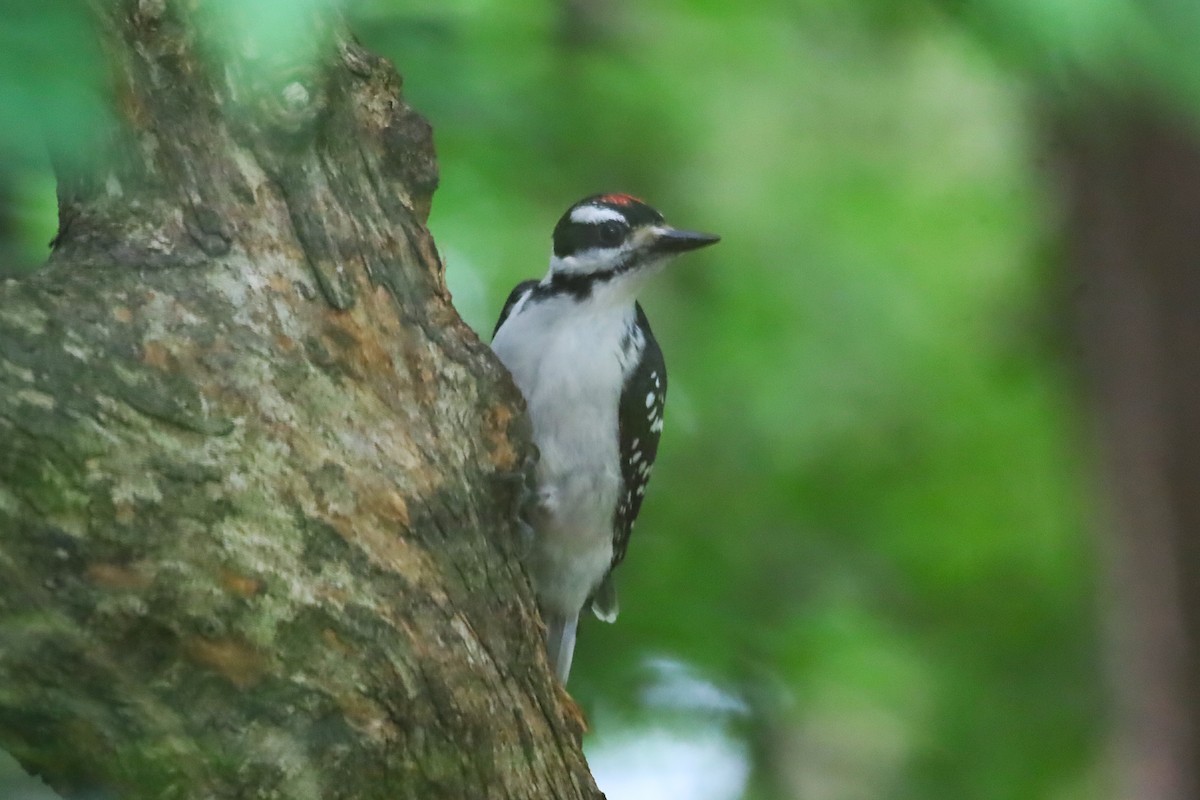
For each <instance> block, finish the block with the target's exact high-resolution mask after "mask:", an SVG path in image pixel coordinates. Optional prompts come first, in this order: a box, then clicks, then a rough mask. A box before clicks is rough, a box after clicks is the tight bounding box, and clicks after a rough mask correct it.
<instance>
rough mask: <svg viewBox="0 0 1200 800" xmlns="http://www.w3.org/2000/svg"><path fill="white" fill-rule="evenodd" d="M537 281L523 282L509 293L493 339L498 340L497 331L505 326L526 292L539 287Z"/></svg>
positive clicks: (494, 330) (493, 331)
mask: <svg viewBox="0 0 1200 800" xmlns="http://www.w3.org/2000/svg"><path fill="white" fill-rule="evenodd" d="M537 285H538V282H537V281H535V280H528V281H521V282H520V283H518V284H517V285H516V287H515V288H514V289H513V290H512V291H511V292H509V293H508V299H507V300H505V301H504V308H502V309H500V319H498V320H496V327H495V328H492V338H493V339H495V338H496V331H498V330H500V326H501V325H503V324H504V320H506V319H508V315H509V313H510V312H511V311H512V310H513V306H515V305H516V304H517V301H519V300H520V299H521V297H522V295H524V294H525V293H526V292H528V291H529V290H530V289H532V288H533V287H535V286H537Z"/></svg>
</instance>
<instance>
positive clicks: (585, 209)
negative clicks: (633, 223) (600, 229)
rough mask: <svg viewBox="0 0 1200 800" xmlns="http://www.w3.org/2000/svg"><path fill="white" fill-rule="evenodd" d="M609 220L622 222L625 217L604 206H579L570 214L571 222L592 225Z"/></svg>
mask: <svg viewBox="0 0 1200 800" xmlns="http://www.w3.org/2000/svg"><path fill="white" fill-rule="evenodd" d="M609 220H615V221H617V222H624V221H625V217H623V216H622V215H621V212H619V211H614V210H613V209H611V208H605V207H604V206H580V207H579V208H577V209H575V210H574V211H572V212H571V222H583V223H592V224H594V223H599V222H608V221H609Z"/></svg>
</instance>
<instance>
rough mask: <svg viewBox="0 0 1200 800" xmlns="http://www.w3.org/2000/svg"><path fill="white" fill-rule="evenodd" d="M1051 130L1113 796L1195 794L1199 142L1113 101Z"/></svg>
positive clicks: (1199, 728)
mask: <svg viewBox="0 0 1200 800" xmlns="http://www.w3.org/2000/svg"><path fill="white" fill-rule="evenodd" d="M1076 110H1077V112H1078V113H1073V114H1068V113H1065V112H1064V113H1062V114H1061V116H1060V117H1059V118H1058V120H1057V121H1056V125H1055V139H1056V145H1055V154H1056V156H1057V159H1056V163H1057V165H1058V166H1059V167H1060V168H1061V173H1062V177H1063V178H1064V183H1063V187H1064V189H1065V195H1064V200H1065V207H1066V209H1067V228H1068V231H1067V232H1068V241H1069V245H1070V248H1069V253H1068V255H1069V259H1070V261H1071V262H1072V264H1073V267H1074V269H1075V272H1076V275H1077V277H1078V279H1079V281H1080V284H1081V286H1082V292H1081V303H1080V309H1081V312H1082V313H1081V316H1080V322H1081V324H1080V332H1081V339H1082V341H1083V344H1084V351H1085V366H1086V371H1087V375H1088V379H1089V384H1090V389H1091V393H1092V396H1093V398H1094V400H1095V408H1096V411H1097V415H1098V421H1099V428H1100V431H1101V438H1102V445H1103V454H1104V456H1105V462H1106V466H1107V483H1108V485H1109V486H1111V489H1112V491H1111V498H1112V501H1111V509H1110V510H1111V511H1112V512H1113V514H1112V519H1113V529H1114V533H1115V536H1114V538H1113V546H1112V548H1111V559H1110V560H1111V563H1112V575H1113V584H1112V585H1113V588H1114V590H1115V593H1116V602H1115V603H1113V604H1112V605H1113V609H1114V619H1115V625H1114V643H1115V645H1116V646H1115V648H1114V655H1115V662H1116V663H1115V666H1116V674H1117V676H1118V687H1117V688H1118V691H1119V695H1120V698H1121V704H1120V714H1119V720H1118V725H1119V734H1120V736H1119V738H1120V741H1119V746H1118V751H1119V752H1120V753H1121V754H1122V755H1123V756H1124V757H1125V758H1126V763H1125V764H1123V766H1124V767H1125V768H1126V769H1125V774H1126V776H1127V777H1128V779H1129V781H1128V784H1127V786H1126V787H1125V790H1124V792H1123V796H1125V797H1129V798H1137V800H1190V799H1191V798H1196V797H1198V796H1200V794H1198V793H1200V776H1198V774H1197V766H1198V765H1200V130H1197V128H1196V126H1195V124H1194V122H1193V121H1191V120H1188V119H1186V118H1184V116H1183V115H1182V114H1179V113H1177V112H1173V111H1171V110H1170V108H1169V107H1167V106H1166V105H1164V104H1162V103H1160V102H1153V101H1148V100H1146V99H1138V98H1131V97H1129V96H1122V95H1119V94H1116V93H1111V94H1107V93H1106V94H1103V95H1101V96H1097V97H1093V98H1092V101H1090V102H1088V103H1084V104H1082V110H1079V108H1078V107H1077V109H1076Z"/></svg>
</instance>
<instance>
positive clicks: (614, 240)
mask: <svg viewBox="0 0 1200 800" xmlns="http://www.w3.org/2000/svg"><path fill="white" fill-rule="evenodd" d="M628 235H629V226H628V225H626V224H625V223H623V222H619V221H617V220H613V219H610V220H604V221H603V222H599V223H597V222H568V223H567V224H565V225H563V224H560V225H559V226H558V227H557V228H556V229H555V231H554V255H556V256H558V257H559V258H562V257H563V256H568V255H571V254H572V253H580V252H583V251H584V250H590V249H592V248H596V247H616V246H617V245H619V244H620V243H621V242H622V241H624V240H625V237H626V236H628Z"/></svg>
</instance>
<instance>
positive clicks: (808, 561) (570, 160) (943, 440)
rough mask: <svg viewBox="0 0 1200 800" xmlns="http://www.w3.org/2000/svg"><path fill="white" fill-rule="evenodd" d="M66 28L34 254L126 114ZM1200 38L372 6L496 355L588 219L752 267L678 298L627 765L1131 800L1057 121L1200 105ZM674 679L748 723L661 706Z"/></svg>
mask: <svg viewBox="0 0 1200 800" xmlns="http://www.w3.org/2000/svg"><path fill="white" fill-rule="evenodd" d="M51 5H54V4H51ZM268 5H269V6H270V9H269V10H271V13H277V12H279V11H280V10H281V9H284V6H283V5H280V4H279V3H274V2H273V3H269V4H268ZM209 7H210V8H211V9H219V8H221V7H222V6H218V5H212V6H209ZM68 9H76V6H75V5H74V4H71V3H66V4H63V5H62V6H61V7H60V6H58V5H54V8H53V9H50V7H48V6H46V5H45V4H41V3H37V4H34V3H33V2H32V0H24V1H19V0H4V3H3V10H4V14H5V19H4V25H3V26H0V170H2V174H0V178H3V181H4V183H5V185H6V186H7V187H8V197H9V198H15V199H10V200H9V202H8V206H9V214H8V217H9V218H10V219H15V220H18V222H17V224H16V225H15V233H14V234H13V236H14V237H15V240H16V241H19V242H22V243H24V244H22V245H21V247H22V248H23V249H22V252H23V253H25V254H26V255H28V256H29V257H33V256H34V255H38V254H44V241H45V239H46V238H47V235H48V234H47V232H48V231H51V232H52V231H53V226H54V223H53V218H52V214H53V190H52V187H53V184H52V179H51V177H50V173H49V166H48V161H47V160H46V158H45V156H44V150H43V142H44V140H45V139H47V138H49V140H50V142H51V144H52V145H53V146H54V147H55V148H56V149H57V150H59V151H61V150H66V151H67V152H86V151H87V149H88V148H89V147H91V146H93V145H94V142H93V141H92V137H91V134H93V133H94V132H95V130H96V129H97V128H98V126H99V125H100V124H102V123H101V122H100V121H101V120H102V119H103V113H102V111H101V108H102V104H100V103H99V101H98V100H97V97H98V96H99V94H100V93H99V90H98V88H97V86H96V85H95V81H96V79H97V75H99V74H101V73H102V70H99V69H97V67H96V64H97V59H98V58H99V56H98V54H97V51H96V46H95V44H94V37H93V35H92V33H91V32H90V30H89V29H88V27H87V25H86V24H85V23H84V22H83V21H81V19H82V18H81V17H80V16H79V15H78V14H74V13H71V11H69V10H68ZM1197 9H1200V6H1198V5H1196V4H1194V3H1192V4H1188V3H1171V2H1161V1H1160V2H1157V3H1153V4H1150V3H1146V4H1138V3H1136V2H1134V0H1100V1H1099V2H1092V0H1051V1H1050V2H1042V1H1041V0H1007V1H1006V0H937V1H932V0H931V2H928V3H923V2H918V3H911V4H896V3H891V2H884V1H883V0H863V2H859V3H856V4H847V3H838V4H832V3H822V2H817V0H790V1H789V2H784V0H760V1H759V2H748V3H739V4H732V3H726V2H717V0H654V1H653V2H644V3H636V2H633V1H632V0H559V1H558V2H550V1H549V0H520V2H516V1H510V2H496V0H411V1H410V2H400V0H360V2H355V3H352V4H350V5H349V7H348V10H349V12H350V14H351V19H352V25H353V27H354V29H355V30H356V32H357V33H358V35H359V36H360V37H361V38H362V39H363V41H364V42H365V43H366V44H367V45H368V46H369V47H372V48H374V49H376V50H379V51H382V52H383V53H385V54H387V55H389V56H390V57H391V58H392V59H393V60H394V61H395V62H396V64H397V66H398V68H399V70H400V71H401V73H402V74H403V75H404V77H405V92H406V95H407V97H408V100H409V101H410V102H411V103H412V104H413V105H415V106H416V107H417V108H418V109H420V110H421V111H422V112H423V113H425V114H426V115H427V116H428V118H429V119H430V120H431V122H432V123H433V125H434V130H435V133H436V139H437V145H438V150H439V158H440V163H441V169H442V186H441V188H440V189H439V191H438V194H437V196H436V198H435V203H434V211H433V217H432V219H431V223H430V224H431V227H432V228H433V231H434V234H435V236H436V239H437V242H438V244H439V246H440V248H441V251H442V254H443V256H444V257H445V259H446V261H447V264H448V270H447V277H448V280H449V282H450V284H451V288H452V290H453V292H454V295H455V299H456V303H457V305H458V308H459V310H460V312H461V313H462V314H463V316H464V318H466V319H467V320H468V322H470V323H471V324H472V325H473V326H475V328H476V329H477V330H478V331H480V333H481V335H484V336H485V337H486V336H487V334H488V333H489V332H490V329H491V325H492V322H493V320H494V317H495V314H496V313H497V311H498V309H499V307H500V305H501V303H502V301H503V298H504V296H505V294H506V293H507V291H508V290H509V288H510V287H511V286H512V284H513V283H515V282H516V281H517V280H519V279H522V278H526V277H531V276H538V275H541V274H542V273H543V272H544V269H545V264H546V260H547V255H548V250H549V232H550V230H551V228H552V226H553V224H554V222H555V220H556V219H557V217H558V215H559V214H561V212H562V210H563V209H564V208H565V207H566V206H568V205H569V204H570V203H571V202H573V201H574V200H576V199H578V198H579V197H581V196H583V195H586V194H589V193H592V192H596V191H613V190H615V191H629V192H633V193H635V194H638V195H640V196H643V197H645V198H646V199H647V200H648V201H649V202H651V203H652V204H654V205H656V206H658V207H659V208H660V209H661V210H663V211H664V212H665V213H666V215H667V217H668V219H671V220H672V221H675V222H677V223H678V224H681V225H684V226H687V227H694V228H699V229H703V230H711V231H713V232H716V233H720V234H721V235H722V236H723V237H724V240H723V242H722V244H721V245H719V246H718V247H716V248H713V249H712V250H707V251H704V252H703V253H700V254H696V255H694V256H690V257H688V258H687V259H686V260H684V261H681V262H679V263H678V265H677V266H675V267H673V268H672V269H671V270H669V271H668V272H667V273H666V274H665V275H664V276H663V277H662V279H660V280H659V281H658V282H657V283H656V284H655V285H653V286H652V287H651V289H650V290H649V291H648V292H647V293H646V296H645V297H644V298H643V304H644V306H645V307H646V309H647V312H648V314H649V316H650V318H651V319H652V320H653V322H654V324H655V328H656V331H657V333H658V337H659V339H660V341H661V342H662V345H663V348H664V350H665V352H666V354H667V358H668V360H669V362H670V365H671V396H670V404H669V407H668V413H667V422H666V431H665V433H664V440H663V447H662V451H661V453H660V460H659V466H658V468H657V470H656V476H655V479H654V481H653V485H652V488H651V490H650V492H649V500H648V501H647V503H646V506H645V508H644V510H643V513H642V519H641V520H640V521H639V525H638V529H637V534H636V536H635V537H634V541H633V543H632V546H631V550H630V558H629V561H628V562H627V563H626V564H625V565H624V566H623V567H622V568H621V570H620V580H619V583H620V587H621V594H622V600H623V609H624V610H623V613H622V616H621V619H620V621H619V622H618V624H617V625H615V626H611V627H610V626H604V625H602V624H600V623H598V622H595V621H588V622H586V623H585V627H584V629H583V630H582V633H581V641H580V646H579V651H578V653H577V657H576V667H575V675H574V676H573V679H572V680H573V682H572V691H573V693H574V694H576V696H577V697H578V698H579V699H580V700H581V701H582V703H583V705H584V706H585V707H586V708H588V709H590V710H592V712H593V715H594V717H593V718H594V720H596V721H598V724H597V728H598V729H599V730H598V734H597V736H598V737H599V740H600V741H604V740H605V737H611V736H613V735H615V733H614V731H617V732H619V731H620V730H622V729H624V726H626V725H628V726H631V728H632V729H636V727H637V726H639V725H645V724H651V723H654V722H655V720H659V721H665V722H666V723H669V724H672V725H677V726H678V725H684V726H695V725H711V726H715V727H720V728H722V730H724V731H726V732H727V733H728V734H729V735H730V736H734V737H736V738H738V739H739V740H740V742H741V746H742V748H743V750H744V751H745V752H748V753H750V754H751V757H752V759H754V761H755V773H754V775H753V776H752V778H751V780H750V787H749V789H748V790H747V791H748V796H754V797H762V798H769V797H780V796H790V795H789V792H791V793H792V794H795V793H796V792H797V789H796V787H797V786H801V787H804V788H805V792H804V795H803V796H804V797H805V798H806V800H814V799H815V800H821V798H843V797H844V798H851V797H855V798H857V797H864V798H867V797H869V798H884V797H886V798H897V799H901V798H911V799H912V800H918V799H920V800H926V799H927V798H943V797H953V798H962V799H963V800H968V799H975V798H978V799H979V800H990V799H991V798H997V799H999V798H1021V799H1024V798H1052V799H1053V800H1076V799H1078V800H1083V798H1088V799H1089V800H1090V799H1091V798H1098V797H1102V796H1104V787H1105V786H1106V782H1107V779H1108V777H1109V776H1108V775H1107V773H1106V768H1105V767H1104V766H1103V758H1102V755H1103V754H1102V747H1103V744H1104V742H1105V739H1106V729H1105V726H1106V724H1107V722H1108V719H1107V717H1108V714H1109V711H1108V709H1107V707H1106V703H1105V700H1104V693H1103V690H1102V683H1101V676H1100V666H1101V664H1100V662H1101V655H1102V654H1101V644H1100V631H1101V626H1102V621H1101V620H1100V618H1099V613H1098V611H1099V609H1100V608H1101V607H1102V604H1101V603H1100V602H1098V601H1097V596H1098V594H1099V591H1098V579H1097V576H1096V572H1097V560H1098V558H1097V553H1096V549H1097V548H1096V545H1095V542H1094V540H1093V539H1092V538H1091V537H1090V535H1089V532H1088V530H1087V529H1086V523H1087V522H1088V514H1089V508H1090V505H1091V504H1090V501H1089V498H1088V496H1087V492H1086V490H1085V487H1086V486H1087V484H1088V480H1087V471H1088V461H1089V459H1088V452H1087V448H1086V446H1085V445H1084V441H1085V438H1086V436H1085V434H1086V422H1085V421H1084V420H1083V419H1082V418H1081V413H1080V403H1079V398H1078V397H1077V396H1076V388H1075V386H1074V382H1073V376H1072V374H1071V372H1070V370H1069V368H1068V365H1069V363H1070V360H1071V356H1070V352H1069V350H1068V348H1067V345H1066V342H1065V339H1066V337H1065V334H1064V327H1065V326H1064V324H1063V322H1062V316H1063V314H1062V309H1061V307H1060V303H1061V295H1062V294H1063V292H1062V291H1061V289H1060V287H1059V286H1058V285H1057V283H1056V275H1057V268H1058V264H1057V262H1056V250H1055V246H1054V228H1053V226H1054V222H1055V219H1054V216H1055V212H1054V209H1053V205H1052V202H1051V201H1052V197H1051V195H1050V192H1049V190H1050V189H1052V188H1053V187H1052V184H1051V183H1050V181H1049V180H1048V178H1049V177H1051V176H1048V175H1047V174H1046V173H1045V171H1044V169H1043V168H1042V166H1041V163H1040V159H1039V149H1038V148H1039V143H1038V130H1037V124H1038V120H1037V119H1036V118H1034V116H1033V112H1032V109H1034V108H1036V106H1037V104H1036V103H1034V102H1032V101H1033V100H1034V99H1035V98H1034V97H1033V91H1034V89H1035V88H1045V87H1053V88H1056V89H1058V90H1059V94H1058V95H1056V97H1057V98H1058V99H1059V100H1060V101H1062V102H1071V95H1070V92H1069V91H1065V89H1068V88H1069V87H1070V86H1071V82H1072V80H1073V79H1074V76H1076V75H1077V74H1078V71H1079V70H1087V71H1088V72H1089V73H1090V74H1091V75H1092V76H1094V77H1099V78H1101V79H1104V80H1110V81H1113V82H1116V83H1120V82H1121V81H1124V80H1133V79H1134V78H1133V77H1131V76H1136V79H1142V78H1145V77H1147V76H1150V77H1152V78H1153V79H1154V80H1156V81H1157V82H1158V85H1159V86H1161V87H1162V88H1163V90H1164V91H1165V92H1167V93H1170V94H1172V95H1174V96H1177V97H1179V98H1182V99H1183V100H1184V102H1189V103H1191V104H1192V105H1193V106H1200V73H1198V72H1197V71H1196V70H1195V69H1194V68H1192V67H1191V66H1190V65H1191V64H1192V63H1193V61H1192V60H1191V58H1190V56H1189V55H1188V54H1189V53H1190V48H1192V47H1193V46H1194V42H1195V40H1196V37H1195V35H1194V34H1195V33H1197V32H1200V11H1197ZM280 30H281V31H283V32H284V33H287V32H288V31H290V30H292V29H291V28H290V27H288V26H286V25H281V27H280ZM64 54H66V56H67V57H63V55H64ZM1036 99H1037V100H1038V101H1039V102H1045V97H1044V96H1041V95H1039V96H1038V97H1037V98H1036ZM14 187H15V188H14ZM31 243H32V244H31ZM658 657H667V658H671V659H676V660H678V661H680V662H682V663H684V664H686V665H688V666H687V668H686V669H687V670H689V674H690V675H694V676H699V677H698V678H696V679H695V680H694V681H693V683H699V682H707V683H706V684H705V685H711V686H715V687H717V688H718V689H719V690H720V691H721V692H723V693H724V694H723V695H722V696H723V697H725V698H727V699H728V700H729V702H724V701H723V702H721V703H715V704H714V703H711V702H710V703H707V704H705V703H703V702H699V701H698V700H696V701H695V702H693V703H692V705H691V706H690V707H689V705H688V704H689V702H691V701H687V700H686V697H685V699H684V700H683V701H680V702H679V703H675V704H674V705H670V704H668V705H669V707H667V706H664V705H663V704H662V703H661V702H657V701H654V700H653V697H654V696H655V691H657V689H656V681H659V680H660V678H661V675H660V672H661V670H657V668H656V667H654V666H653V665H654V664H656V663H660V662H656V661H654V659H655V658H658ZM660 688H661V687H660ZM684 694H685V695H686V693H684ZM689 696H691V697H692V698H693V700H695V698H696V697H698V696H699V694H698V693H696V692H693V693H692V694H691V695H689ZM739 752H742V750H739ZM785 773H798V774H801V775H803V776H808V777H806V778H804V779H803V780H799V781H798V780H797V779H796V778H795V777H794V775H793V776H790V777H789V775H788V774H785ZM0 780H2V779H0Z"/></svg>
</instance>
